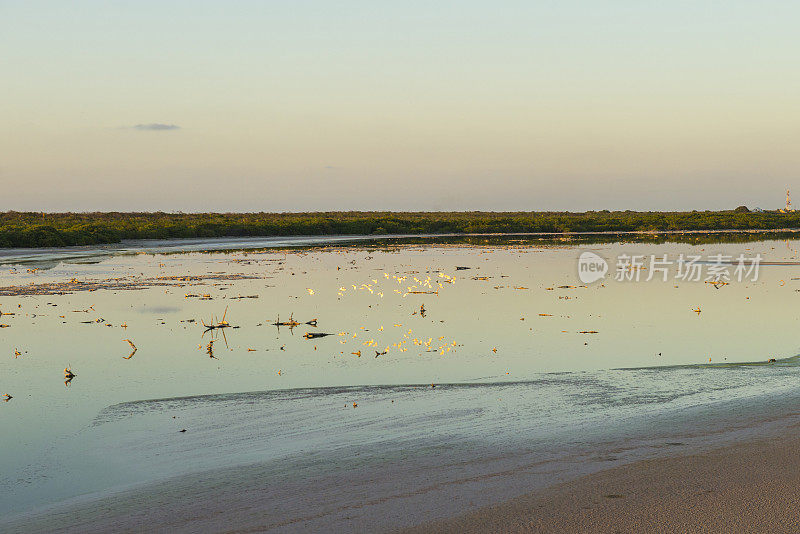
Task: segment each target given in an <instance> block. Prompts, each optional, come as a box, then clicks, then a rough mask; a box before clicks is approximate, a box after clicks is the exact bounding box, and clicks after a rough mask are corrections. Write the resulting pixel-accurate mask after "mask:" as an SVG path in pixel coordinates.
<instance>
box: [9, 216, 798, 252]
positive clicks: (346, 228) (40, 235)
mask: <svg viewBox="0 0 800 534" xmlns="http://www.w3.org/2000/svg"><path fill="white" fill-rule="evenodd" d="M797 227H800V212H791V213H780V212H777V211H764V212H750V211H748V210H747V208H744V207H743V206H742V207H739V208H737V209H736V210H730V211H691V212H637V211H588V212H584V213H570V212H355V211H350V212H324V213H323V212H315V213H160V212H157V213H119V212H112V213H30V212H28V213H23V212H15V211H11V212H5V213H0V248H9V247H61V246H72V245H95V244H103V243H118V242H120V241H121V240H123V239H167V238H192V237H244V236H292V235H334V234H341V235H370V234H446V233H453V234H466V233H476V234H481V233H516V232H552V233H570V232H634V231H640V232H647V231H669V230H672V231H676V230H677V231H679V230H777V229H785V228H797Z"/></svg>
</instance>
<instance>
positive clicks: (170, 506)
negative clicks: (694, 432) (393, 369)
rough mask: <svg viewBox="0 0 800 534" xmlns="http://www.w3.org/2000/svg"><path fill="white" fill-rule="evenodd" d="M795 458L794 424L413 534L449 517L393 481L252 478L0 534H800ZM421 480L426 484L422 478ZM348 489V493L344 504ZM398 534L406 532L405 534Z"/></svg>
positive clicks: (76, 506)
mask: <svg viewBox="0 0 800 534" xmlns="http://www.w3.org/2000/svg"><path fill="white" fill-rule="evenodd" d="M798 447H800V426H799V425H797V424H795V425H794V426H792V427H788V428H787V429H786V431H785V432H783V433H782V434H780V435H776V436H772V437H770V438H769V439H765V438H758V439H756V440H752V441H744V442H739V443H737V444H735V445H730V446H726V447H723V448H718V449H714V450H710V451H706V452H703V453H700V454H689V455H684V456H672V457H666V458H663V457H662V458H658V459H651V460H644V461H638V462H633V463H630V464H626V465H623V466H620V467H616V468H612V469H608V470H604V471H599V472H596V473H594V474H591V475H587V476H584V477H581V478H578V479H574V480H571V481H569V482H565V483H562V484H558V485H555V486H550V487H548V488H545V489H542V490H539V491H536V492H534V493H531V494H529V495H526V496H523V497H519V498H515V499H513V500H510V501H506V502H504V503H502V504H498V505H493V506H488V507H482V508H481V507H479V506H480V502H481V499H486V500H490V499H492V498H493V497H492V494H493V493H495V492H502V490H501V489H500V488H498V487H494V488H492V485H491V484H487V483H485V482H486V480H484V484H482V486H483V492H482V494H483V497H481V496H480V495H481V491H478V492H477V493H476V494H475V495H474V496H473V498H472V499H471V502H470V505H471V506H478V507H477V508H473V510H474V511H472V512H469V513H467V514H465V515H461V516H456V517H453V518H450V519H443V520H441V519H440V520H437V521H433V522H423V523H421V524H416V526H410V525H415V523H418V522H419V521H420V520H421V518H423V517H425V516H428V517H431V516H434V517H435V516H439V517H447V514H446V512H445V511H444V510H443V509H441V508H442V503H441V502H439V503H438V504H437V503H436V499H435V498H434V499H431V497H432V495H431V494H430V493H429V492H428V491H418V492H417V491H414V492H409V493H407V494H404V495H395V497H397V498H393V499H384V498H381V497H376V496H375V495H372V492H373V491H374V490H376V489H377V488H376V484H377V485H384V486H387V487H388V486H391V487H394V488H395V491H397V490H398V488H397V480H398V478H397V476H396V475H397V473H394V474H392V473H391V472H381V470H377V471H372V472H371V474H370V473H359V470H355V471H354V472H352V473H351V477H352V478H351V479H350V481H349V482H345V481H343V480H342V479H330V480H326V479H322V480H320V481H318V483H319V485H320V486H324V487H321V488H316V489H321V490H322V491H323V493H324V494H327V495H340V496H343V497H349V499H345V501H347V502H345V501H342V502H326V503H320V502H316V499H315V498H314V497H313V496H310V495H309V490H310V489H311V488H309V486H308V485H306V484H303V483H291V482H289V481H287V480H283V481H281V480H274V479H273V480H272V481H271V482H272V483H271V484H264V481H265V480H269V477H268V476H266V473H262V472H260V471H259V469H258V468H254V467H246V468H233V469H223V470H219V471H217V472H216V473H202V474H197V475H191V476H187V477H181V478H179V479H173V480H172V481H170V482H167V483H163V484H157V485H153V486H149V487H148V488H143V489H144V491H142V490H133V491H130V492H122V493H117V494H113V493H112V494H110V495H108V494H107V495H105V496H97V497H99V498H97V499H91V498H90V499H86V500H83V502H81V500H78V501H77V502H75V503H73V504H72V505H66V506H64V505H61V506H56V507H54V508H53V509H51V510H50V511H49V512H44V513H39V514H34V515H33V516H28V517H27V518H20V519H18V520H16V521H11V522H9V523H0V531H3V532H5V531H8V532H37V533H38V532H42V533H43V532H62V533H63V532H70V533H71V532H82V533H87V532H93V533H101V532H142V531H151V532H393V533H398V532H402V533H404V534H414V533H470V532H475V533H486V532H489V533H493V532H497V533H501V532H502V533H506V532H511V533H513V532H554V533H555V532H558V533H564V532H570V533H572V532H582V533H583V532H588V533H593V532H597V533H644V532H704V533H717V532H719V533H722V532H725V533H731V532H747V533H756V532H770V533H781V532H793V533H796V532H800V515H798V513H797V510H798V509H799V508H798V507H800V494H798V492H797V488H798V487H800V462H798V461H797V454H798ZM433 472H435V469H431V473H433ZM362 475H363V476H362ZM417 476H419V477H425V474H424V471H420V472H419V473H418V474H417ZM434 476H435V475H434ZM362 478H363V480H362ZM367 480H371V482H369V483H367ZM345 483H346V484H349V485H350V488H349V490H348V491H344V492H343V491H341V488H342V485H343V484H345ZM429 484H433V485H443V486H447V485H448V484H449V483H448V482H446V481H443V480H439V481H438V482H437V481H436V480H429ZM336 488H339V489H336ZM368 489H369V491H368ZM311 492H312V493H313V490H312V491H311ZM453 495H454V496H455V494H453ZM284 501H292V502H294V503H295V505H302V503H303V502H305V510H304V511H300V510H297V509H291V507H288V508H287V505H286V504H285V502H284ZM437 508H439V510H438V511H437ZM399 525H405V526H404V528H402V529H400V530H398V526H399ZM6 528H7V529H8V530H4V529H6Z"/></svg>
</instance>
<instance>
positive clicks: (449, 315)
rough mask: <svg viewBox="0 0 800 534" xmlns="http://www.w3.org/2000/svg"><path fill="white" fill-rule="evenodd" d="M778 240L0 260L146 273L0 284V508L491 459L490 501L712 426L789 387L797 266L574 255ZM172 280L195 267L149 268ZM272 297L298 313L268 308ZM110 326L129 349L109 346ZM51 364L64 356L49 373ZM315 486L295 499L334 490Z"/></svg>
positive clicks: (695, 437)
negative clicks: (595, 278)
mask: <svg viewBox="0 0 800 534" xmlns="http://www.w3.org/2000/svg"><path fill="white" fill-rule="evenodd" d="M795 246H796V243H795V242H794V241H762V242H756V243H743V244H720V245H698V246H691V245H679V244H658V245H653V244H642V243H624V244H623V243H614V244H606V245H583V246H578V247H574V246H535V245H534V246H530V245H515V246H508V247H499V246H495V247H464V246H447V245H441V244H432V245H413V246H396V245H386V246H384V247H377V248H376V247H344V246H342V247H325V248H320V249H310V250H309V249H303V250H275V251H272V250H264V251H247V252H242V251H239V252H236V251H233V252H232V251H224V252H221V251H220V252H211V253H199V252H192V253H181V254H133V255H132V254H124V255H108V256H105V257H94V259H93V260H92V261H93V263H75V261H76V260H75V258H72V259H71V260H70V259H69V257H65V258H64V259H65V260H66V261H61V260H57V259H56V260H57V263H55V266H54V267H53V268H50V269H46V270H39V271H35V272H28V271H27V269H28V268H33V267H34V266H35V264H31V263H28V264H26V265H24V266H17V267H13V266H9V265H7V267H8V268H7V269H6V270H5V271H3V273H2V275H0V286H2V287H8V286H21V285H27V284H31V283H33V284H43V283H52V282H65V281H69V280H72V279H77V280H81V281H86V280H95V281H102V280H107V279H112V278H126V279H130V280H134V279H135V280H139V281H141V280H143V279H149V280H150V282H151V283H152V282H153V281H157V282H158V283H165V284H167V285H155V286H153V287H150V288H149V289H140V290H104V289H100V290H97V291H91V292H88V291H75V292H72V293H70V294H63V295H33V296H1V297H0V311H2V312H3V313H4V314H7V313H14V315H3V316H2V317H0V323H5V324H9V325H10V326H9V328H3V329H0V356H2V357H0V393H5V392H8V393H10V394H11V395H13V397H14V398H13V399H12V400H11V401H10V402H7V403H2V404H0V421H2V425H3V428H4V432H3V434H2V436H1V437H0V441H1V442H2V443H1V444H0V445H1V446H2V448H3V450H4V454H3V455H2V457H1V458H0V491H2V492H3V495H4V498H3V499H2V500H1V501H0V513H2V514H15V513H19V512H24V511H28V510H32V509H35V508H36V507H41V506H44V505H50V504H53V503H56V502H59V501H62V500H65V499H73V498H76V497H80V496H84V497H83V498H84V499H85V498H86V497H85V496H86V495H90V494H95V495H102V494H103V493H104V492H107V491H109V490H115V489H120V488H125V487H131V486H132V485H137V484H147V483H153V482H156V481H159V480H167V479H170V477H175V476H179V475H180V476H190V475H192V474H197V473H204V472H209V471H214V470H219V469H220V468H225V469H226V470H227V471H223V473H228V475H230V476H233V475H232V474H233V473H238V472H239V471H236V470H237V469H239V470H241V469H245V470H247V469H249V470H251V471H252V470H256V469H258V470H260V471H259V473H260V474H261V475H262V480H280V481H281V485H282V486H284V487H291V484H292V483H294V484H297V485H298V487H300V486H303V485H306V486H307V484H308V482H309V481H310V480H329V481H338V484H339V485H341V483H342V480H349V481H353V482H354V485H357V484H355V481H357V480H358V477H359V476H362V475H363V476H364V477H366V478H369V476H370V475H369V473H373V474H374V473H376V472H380V471H381V470H389V471H391V472H393V473H395V474H396V473H398V472H402V473H415V475H414V476H418V474H419V471H418V470H424V471H425V472H426V473H429V474H430V476H433V475H434V474H435V475H436V476H437V477H438V478H440V479H448V480H449V479H452V480H453V481H456V480H467V479H469V480H472V479H474V477H475V476H478V475H480V476H493V478H492V480H497V481H502V482H496V484H497V486H498V488H496V491H495V492H494V495H495V498H502V497H510V496H513V495H514V494H515V492H521V491H524V489H525V488H530V487H531V485H536V484H539V485H543V484H546V483H549V482H552V481H553V480H558V479H563V478H565V477H568V476H570V474H575V473H579V472H582V471H585V470H586V469H587V468H588V467H589V466H595V467H596V466H601V465H605V464H607V463H608V462H614V461H625V460H629V459H635V458H637V457H642V456H646V455H652V454H663V453H666V452H668V451H669V450H670V448H671V447H677V446H681V447H684V446H690V445H692V444H694V445H696V446H702V445H703V444H708V443H710V442H711V441H713V440H714V439H722V440H724V439H734V437H735V434H736V432H746V431H747V429H748V428H749V426H748V425H750V424H751V423H752V422H753V421H755V420H757V419H759V418H763V417H768V416H769V414H770V413H771V411H772V410H777V409H778V407H780V406H784V405H787V404H786V403H790V401H792V399H796V398H797V397H798V396H800V393H799V391H800V388H798V386H797V384H796V381H797V372H798V366H797V362H796V359H795V358H793V357H794V356H795V355H796V354H798V352H800V350H799V349H798V345H799V344H798V341H797V339H796V335H795V332H796V331H797V325H798V318H799V317H800V315H798V313H797V311H796V305H795V304H796V302H797V299H798V298H800V293H798V292H797V291H796V290H797V289H800V281H798V280H792V279H793V278H797V277H798V276H800V268H799V267H798V266H793V265H764V266H762V267H761V270H760V277H759V280H758V281H755V282H750V281H748V282H742V283H736V282H735V281H734V282H732V283H731V284H730V285H726V286H724V287H721V288H719V289H715V288H714V287H713V286H711V285H710V284H704V283H702V282H683V281H675V280H672V279H670V280H668V281H667V282H661V281H658V280H652V281H650V282H644V281H642V282H616V281H614V280H613V265H612V273H611V274H610V276H609V279H607V280H606V281H605V282H601V283H595V284H590V285H588V286H582V285H581V283H580V282H579V281H578V279H577V258H578V256H579V254H580V253H581V252H582V251H584V250H593V251H595V252H597V253H598V254H600V255H601V256H603V257H606V258H615V257H617V256H619V255H620V254H622V253H627V254H643V255H646V256H649V255H650V254H656V255H663V254H665V253H666V254H669V255H670V256H674V257H677V255H678V254H680V253H681V252H683V253H686V254H701V255H704V256H706V255H711V254H714V253H717V252H722V253H724V254H727V255H733V256H736V255H738V254H739V253H740V252H743V253H745V254H747V255H753V254H755V253H757V252H758V253H761V254H762V256H763V258H764V261H769V262H791V261H795V259H796V252H795V249H794V247H795ZM29 260H30V258H28V259H26V261H29ZM84 260H85V258H84V259H82V260H78V261H84ZM46 261H47V262H50V263H48V265H52V264H53V263H52V262H53V261H54V258H53V257H50V256H48V257H47V258H46ZM458 266H462V267H470V268H469V269H463V270H457V267H458ZM187 275H193V276H195V277H201V278H202V277H210V278H206V279H203V280H190V281H180V280H174V279H166V280H165V277H166V278H169V277H185V276H187ZM231 275H237V276H236V278H237V279H233V280H231V279H227V277H230V276H231ZM386 275H388V276H389V277H388V278H387V277H386ZM215 277H217V278H219V277H221V278H223V279H217V278H215ZM398 277H399V278H401V281H400V282H398V280H397V278H398ZM415 277H416V278H417V279H418V280H419V282H417V281H415V280H414V278H415ZM159 278H160V280H159ZM428 278H430V280H429V285H430V286H431V287H428V284H423V282H424V281H425V280H428ZM439 284H441V287H440V285H439ZM354 286H355V288H354ZM415 286H416V287H415ZM559 286H570V287H559ZM676 286H677V287H676ZM340 288H344V290H341V289H340ZM309 290H311V291H309ZM409 291H438V294H429V293H410V292H409ZM312 292H313V294H312ZM381 293H382V294H383V296H380V294H381ZM206 294H207V295H209V296H210V300H201V299H200V298H198V297H194V296H188V297H187V295H200V296H202V295H206ZM252 295H258V298H241V299H239V298H236V297H239V296H242V297H248V296H252ZM423 304H424V306H425V309H426V313H425V316H424V317H422V316H421V315H420V314H419V308H420V306H421V305H423ZM226 308H227V314H226V320H227V321H228V322H229V323H230V324H231V325H234V326H237V327H238V328H227V329H225V335H224V337H223V336H222V335H221V334H219V333H217V332H206V333H205V334H204V333H203V330H204V328H203V327H202V325H201V324H200V322H201V321H206V322H209V321H211V320H212V317H216V319H217V320H219V319H220V318H221V316H222V314H223V313H225V309H226ZM696 308H700V309H701V312H700V313H695V312H693V311H692V310H693V309H696ZM290 314H293V317H294V318H295V319H296V320H298V321H299V322H301V323H304V322H305V321H310V320H311V319H317V327H316V328H314V327H312V326H307V325H305V324H301V325H299V326H298V327H296V328H294V329H287V328H285V327H281V328H280V329H278V328H276V327H274V326H272V325H271V324H270V323H272V322H274V320H275V319H276V318H277V316H278V315H280V317H281V319H282V320H286V319H288V317H289V315H290ZM62 315H63V316H64V317H61V316H62ZM98 319H102V320H103V322H91V321H96V320H98ZM191 320H193V321H194V322H187V321H191ZM87 321H88V322H87ZM123 323H124V324H126V325H127V328H122V327H121V326H120V325H122V324H123ZM108 325H111V326H108ZM396 325H398V326H396ZM409 331H410V332H409ZM306 332H325V333H331V334H334V335H331V336H328V337H324V338H319V339H305V338H304V337H303V334H305V333H306ZM582 332H596V333H582ZM339 334H342V335H339ZM212 335H213V338H212ZM354 336H355V337H354ZM124 339H131V340H132V341H133V342H134V343H135V344H136V346H137V347H138V350H137V351H136V353H135V354H134V356H133V357H132V358H131V359H129V360H125V359H123V358H124V357H126V356H128V355H129V354H130V352H131V351H130V347H129V346H128V344H127V342H126V341H124ZM211 339H214V340H215V341H214V343H213V353H214V356H215V357H216V359H212V358H209V356H208V354H207V345H208V343H209V341H210V340H211ZM415 339H416V340H418V343H417V344H415V343H414V341H413V340H415ZM365 343H366V344H365ZM397 344H399V346H398V345H397ZM249 349H252V350H249ZM402 349H406V350H402ZM448 349H449V350H448ZM494 349H497V350H496V352H495V350H494ZM15 350H19V351H20V352H21V353H22V355H21V356H19V357H18V358H14V351H15ZM384 350H386V351H387V352H386V354H382V355H379V356H378V357H375V352H376V351H379V352H383V351H384ZM359 351H360V352H361V356H360V357H359V356H357V355H354V354H352V353H353V352H359ZM770 358H776V359H777V360H778V361H777V362H775V363H772V364H767V360H768V359H770ZM709 359H710V362H709ZM747 362H754V364H753V365H744V364H745V363H747ZM67 365H71V367H72V369H73V370H74V371H75V372H76V373H77V377H76V378H75V379H74V380H73V381H72V383H71V384H70V385H69V387H65V385H64V383H63V378H62V375H63V369H64V367H65V366H67ZM431 384H435V385H436V387H435V388H432V387H431ZM353 403H356V404H357V407H356V408H354V407H353ZM184 428H185V429H186V430H187V431H186V432H185V433H180V432H179V430H182V429H184ZM714 428H717V431H716V432H710V430H713V429H714ZM676 436H677V437H676ZM678 443H679V444H681V445H676V444H678ZM670 444H672V445H670ZM609 450H611V451H617V452H615V453H613V454H608V451H609ZM532 465H535V466H537V467H536V468H535V469H533V468H531V467H530V466H532ZM254 466H258V467H257V468H256V467H254ZM453 466H458V467H457V468H456V467H453ZM524 466H528V467H524ZM214 472H217V473H219V472H218V471H214ZM498 473H506V475H505V478H504V477H503V476H501V475H498ZM523 474H524V476H522V475H523ZM219 476H223V475H219ZM408 476H411V475H408ZM326 477H327V478H326ZM520 477H522V478H520ZM412 478H413V477H412ZM173 480H174V478H173ZM397 480H398V484H401V485H402V484H405V483H406V482H408V481H406V479H403V478H402V476H400V477H399V478H397ZM409 480H411V479H409ZM331 483H332V484H333V485H332V486H331V487H336V484H334V483H333V482H331ZM408 484H409V487H413V482H408ZM423 486H424V485H423ZM318 487H319V488H321V489H319V490H318V493H320V494H319V495H316V496H315V497H314V502H318V503H322V504H320V506H322V507H323V509H324V506H323V505H324V504H325V503H328V504H329V505H330V506H331V510H335V509H338V508H337V506H338V505H337V506H334V504H335V503H336V502H338V501H336V499H338V498H339V497H336V498H334V497H332V494H325V490H324V488H325V487H326V486H325V485H324V484H319V485H318ZM454 487H456V488H461V489H460V490H456V489H452V488H451V489H450V490H448V491H449V492H450V493H449V494H448V495H450V497H452V496H453V494H452V492H455V493H456V497H458V498H456V499H451V500H452V502H453V503H456V504H452V506H462V507H463V506H467V505H468V501H469V500H470V499H472V500H473V501H474V499H475V498H476V497H475V495H479V494H480V493H474V492H476V491H477V490H476V489H475V488H477V487H479V485H478V484H477V483H475V482H470V483H469V484H467V483H463V484H460V485H459V484H454ZM469 488H472V489H469ZM468 489H469V491H472V492H473V493H474V494H470V493H469V491H468ZM372 490H373V491H374V492H377V493H380V491H384V492H386V494H387V495H390V494H392V491H393V489H392V488H391V487H388V486H387V487H384V488H382V489H381V488H378V489H376V488H374V487H373V488H372ZM462 490H463V492H464V493H463V495H461V494H459V493H458V492H459V491H462ZM412 493H413V492H412ZM468 495H471V496H468ZM284 497H285V495H284ZM428 497H430V495H429V496H428ZM277 498H278V496H277V494H276V499H277ZM310 498H311V497H310V494H309V493H308V492H307V491H306V492H298V493H297V494H296V495H295V496H294V498H293V499H286V498H282V499H280V500H281V502H282V503H283V504H282V506H283V508H280V513H281V514H282V515H283V516H284V519H285V518H286V517H294V516H302V514H304V513H308V511H307V510H306V509H305V508H307V504H308V502H310V501H309V499H310ZM326 499H328V500H326ZM331 499H333V500H331ZM432 501H435V499H433V500H432ZM462 501H463V502H462ZM481 504H484V502H481ZM339 505H341V503H339ZM434 508H435V509H434ZM445 508H447V507H446V506H444V505H442V506H439V507H433V508H431V511H430V514H431V515H429V516H428V517H434V516H435V515H436V514H437V513H439V514H442V513H445V511H443V510H444V509H445ZM448 510H449V509H448ZM323 511H324V510H323ZM451 511H452V510H451ZM331 513H333V512H331ZM293 514H294V515H293ZM280 522H281V521H280V520H278V519H276V524H279V523H280Z"/></svg>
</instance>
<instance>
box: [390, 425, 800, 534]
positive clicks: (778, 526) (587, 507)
mask: <svg viewBox="0 0 800 534" xmlns="http://www.w3.org/2000/svg"><path fill="white" fill-rule="evenodd" d="M798 454H800V428H797V427H794V428H790V429H787V432H786V433H785V435H783V436H780V437H777V438H771V439H768V440H766V439H765V440H758V441H751V442H746V443H739V444H736V445H732V446H729V447H725V448H722V449H717V450H714V451H710V452H706V453H703V454H693V455H690V456H679V457H671V458H662V459H654V460H645V461H640V462H635V463H632V464H628V465H624V466H621V467H617V468H614V469H609V470H606V471H601V472H598V473H595V474H592V475H588V476H585V477H582V478H579V479H576V480H573V481H570V482H567V483H564V484H560V485H557V486H554V487H551V488H548V489H546V490H543V491H540V492H536V493H532V494H530V495H527V496H524V497H521V498H518V499H514V500H512V501H509V502H507V503H504V504H501V505H497V506H491V507H486V508H481V509H479V510H477V511H474V512H470V513H469V514H466V515H463V516H460V517H456V518H453V519H450V520H446V521H440V522H434V523H428V524H424V525H420V526H417V527H414V528H411V529H407V530H404V531H403V532H405V533H407V534H411V533H423V532H424V533H468V532H481V533H485V532H589V533H591V532H598V533H600V532H602V533H612V532H613V533H641V532H708V533H716V532H720V533H722V532H749V533H754V532H772V533H776V532H794V533H796V532H800V514H798V510H799V509H800V494H799V493H798V491H797V489H798V487H800V460H799V459H798Z"/></svg>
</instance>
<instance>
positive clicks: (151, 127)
mask: <svg viewBox="0 0 800 534" xmlns="http://www.w3.org/2000/svg"><path fill="white" fill-rule="evenodd" d="M131 128H133V129H134V130H142V131H149V132H153V131H164V130H180V129H181V127H180V126H178V125H177V124H163V123H160V122H151V123H148V124H136V125H135V126H131Z"/></svg>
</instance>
